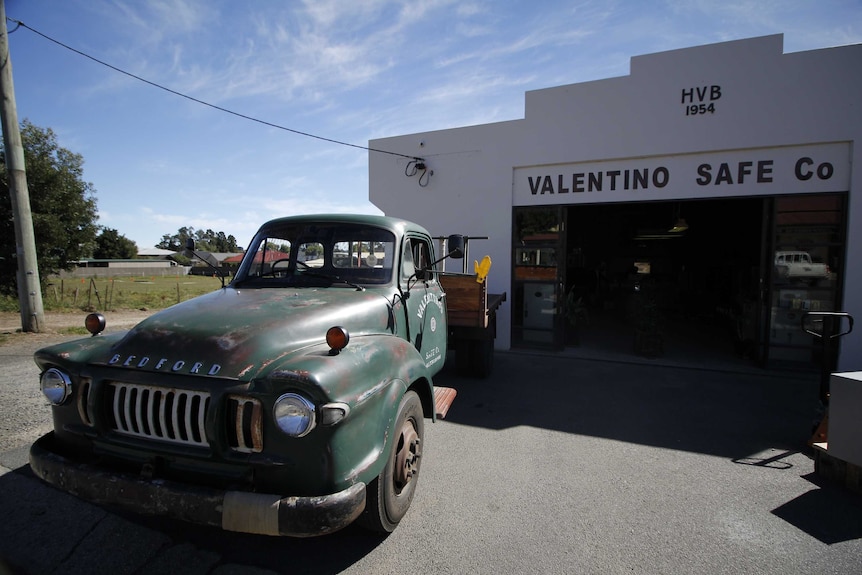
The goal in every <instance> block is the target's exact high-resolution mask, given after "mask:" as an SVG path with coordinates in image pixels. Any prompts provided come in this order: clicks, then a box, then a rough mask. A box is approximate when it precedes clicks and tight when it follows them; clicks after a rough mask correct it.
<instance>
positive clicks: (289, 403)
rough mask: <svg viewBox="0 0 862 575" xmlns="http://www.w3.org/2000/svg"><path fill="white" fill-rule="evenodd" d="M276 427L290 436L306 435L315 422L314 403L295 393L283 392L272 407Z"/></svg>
mask: <svg viewBox="0 0 862 575" xmlns="http://www.w3.org/2000/svg"><path fill="white" fill-rule="evenodd" d="M272 416H273V418H275V423H276V425H278V428H279V429H281V430H282V431H283V432H284V433H285V434H287V435H289V436H290V437H302V436H304V435H307V434H308V432H310V431H311V430H312V429H314V425H315V423H316V417H315V412H314V404H313V403H311V402H310V401H308V400H307V399H305V398H304V397H302V396H301V395H299V394H297V393H285V394H284V395H282V396H281V397H279V398H278V400H276V402H275V406H274V407H273V408H272Z"/></svg>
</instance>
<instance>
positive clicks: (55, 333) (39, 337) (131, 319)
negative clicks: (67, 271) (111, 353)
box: [0, 310, 155, 353]
mask: <svg viewBox="0 0 862 575" xmlns="http://www.w3.org/2000/svg"><path fill="white" fill-rule="evenodd" d="M153 313H155V310H117V311H107V312H103V314H104V315H105V319H106V320H107V329H106V331H116V330H119V329H129V328H131V327H133V326H134V325H135V324H137V323H138V322H139V321H141V320H143V319H146V318H147V317H149V316H150V315H152V314H153ZM86 316H87V313H86V312H74V313H73V312H46V313H45V329H44V330H43V331H42V332H40V333H24V332H22V331H21V315H20V314H18V313H12V312H0V347H2V348H9V347H12V348H21V349H22V350H24V349H31V350H35V349H37V348H39V347H42V345H50V344H51V343H53V342H54V341H57V338H58V337H68V336H69V335H70V334H72V335H75V332H70V330H72V329H74V328H82V329H83V327H84V318H85V317H86ZM78 336H79V337H85V336H86V333H81V334H78ZM6 352H7V353H8V352H9V350H8V349H6Z"/></svg>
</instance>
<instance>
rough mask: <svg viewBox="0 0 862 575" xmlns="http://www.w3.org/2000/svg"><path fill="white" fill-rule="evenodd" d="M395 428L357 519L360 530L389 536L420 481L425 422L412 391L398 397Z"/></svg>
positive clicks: (405, 511)
mask: <svg viewBox="0 0 862 575" xmlns="http://www.w3.org/2000/svg"><path fill="white" fill-rule="evenodd" d="M394 429H395V436H394V437H393V439H394V442H393V444H392V449H391V451H390V453H389V458H388V460H387V461H386V466H385V467H384V468H383V471H382V472H381V473H380V475H378V476H377V477H376V478H375V479H374V480H373V481H372V482H371V483H369V484H368V490H367V495H366V502H365V511H363V513H362V515H361V516H360V517H359V522H360V524H361V525H362V526H363V527H365V528H366V529H370V530H372V531H378V532H382V533H391V532H392V531H393V530H394V529H395V528H396V527H397V526H398V523H399V522H400V521H401V519H402V518H403V517H404V515H405V514H406V513H407V510H408V509H409V508H410V503H411V502H412V501H413V494H414V493H415V492H416V483H417V481H418V480H419V468H420V465H421V464H422V439H423V436H424V433H425V422H424V419H423V414H422V402H421V401H420V400H419V396H418V395H416V393H415V392H413V391H408V392H407V393H405V394H404V397H402V398H401V403H400V404H399V406H398V415H397V416H396V418H395V428H394Z"/></svg>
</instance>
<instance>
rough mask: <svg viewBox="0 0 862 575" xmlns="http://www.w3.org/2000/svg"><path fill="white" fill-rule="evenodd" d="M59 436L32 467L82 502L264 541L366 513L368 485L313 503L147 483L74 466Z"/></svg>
mask: <svg viewBox="0 0 862 575" xmlns="http://www.w3.org/2000/svg"><path fill="white" fill-rule="evenodd" d="M54 443H55V442H54V441H53V432H52V433H48V434H47V435H44V436H42V437H41V438H39V439H38V440H37V441H36V442H35V443H34V444H33V445H32V446H31V448H30V467H31V468H32V469H33V473H35V474H36V476H38V477H39V478H41V479H42V480H44V481H45V482H46V483H49V484H50V485H53V486H54V487H57V488H58V489H61V490H63V491H66V492H68V493H71V494H72V495H75V496H76V497H79V498H81V499H84V500H86V501H90V502H92V503H96V504H99V505H108V506H113V507H118V508H121V509H125V510H128V511H132V512H134V513H139V514H142V515H162V516H166V517H172V518H174V519H180V520H183V521H189V522H192V523H199V524H203V525H210V526H214V527H220V528H222V529H225V530H227V531H239V532H242V533H256V534H261V535H286V536H291V537H313V536H316V535H324V534H326V533H331V532H333V531H337V530H339V529H341V528H343V527H346V526H347V525H349V524H350V523H351V522H353V520H355V519H356V518H357V517H358V516H359V515H360V514H361V513H362V511H363V510H364V509H365V485H364V484H362V483H357V484H354V485H351V486H350V487H348V488H347V489H345V490H344V491H339V492H338V493H332V494H329V495H320V496H312V497H282V496H280V495H274V494H267V493H252V492H247V491H226V490H219V489H211V488H207V487H200V486H195V485H187V484H184V483H179V482H176V481H167V480H161V479H146V478H142V477H139V476H135V475H131V474H126V473H119V472H115V471H110V470H105V469H101V468H99V467H96V466H93V465H89V464H86V463H80V462H77V461H73V460H72V459H69V458H67V457H65V456H64V455H61V454H60V453H58V452H57V451H58V450H56V449H54Z"/></svg>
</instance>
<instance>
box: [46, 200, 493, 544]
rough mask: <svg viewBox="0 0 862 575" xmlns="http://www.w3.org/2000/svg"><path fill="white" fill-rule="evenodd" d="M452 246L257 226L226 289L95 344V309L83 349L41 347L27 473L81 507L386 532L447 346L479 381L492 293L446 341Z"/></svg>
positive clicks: (395, 222) (351, 223)
mask: <svg viewBox="0 0 862 575" xmlns="http://www.w3.org/2000/svg"><path fill="white" fill-rule="evenodd" d="M447 251H448V252H449V253H447V254H446V255H444V256H443V257H440V256H439V255H437V254H435V242H434V239H433V238H432V237H430V236H429V235H428V232H427V231H425V230H424V229H423V228H422V227H420V226H418V225H416V224H413V223H410V222H407V221H404V220H400V219H395V218H389V217H383V216H356V215H318V216H296V217H288V218H280V219H276V220H272V221H270V222H267V223H266V224H264V225H263V226H262V227H261V228H260V230H259V231H258V232H257V234H256V235H255V236H254V239H253V241H252V243H251V246H250V248H249V249H248V251H247V252H246V254H245V257H244V259H243V261H242V263H241V264H240V267H239V269H238V270H237V273H236V275H235V276H234V278H233V280H232V281H231V282H230V283H229V284H228V285H226V286H224V287H223V288H222V289H219V290H218V291H215V292H212V293H210V294H207V295H204V296H201V297H198V298H195V299H193V300H189V301H187V302H184V303H181V304H178V305H176V306H173V307H171V308H168V309H166V310H163V311H161V312H158V313H156V314H154V315H153V316H151V317H149V318H148V319H146V320H144V321H143V322H141V323H140V324H138V325H137V326H136V327H134V328H132V329H131V330H129V331H127V332H120V333H107V334H104V333H101V332H102V331H103V330H104V329H105V325H104V317H103V316H101V315H100V314H91V315H90V316H88V317H87V325H88V329H90V331H91V332H92V333H93V334H94V337H90V338H86V339H81V340H78V341H73V342H69V343H64V344H60V345H55V346H52V347H48V348H45V349H42V350H39V351H38V352H36V354H35V360H36V363H37V364H38V366H39V368H40V370H41V376H40V381H41V387H42V391H43V393H44V394H45V396H46V397H47V398H48V400H49V401H50V403H51V404H52V411H53V420H54V430H53V432H51V433H49V434H47V435H45V436H43V437H42V438H40V439H39V440H37V441H36V442H35V443H34V444H33V446H32V447H31V450H30V465H31V468H32V469H33V471H34V473H35V474H36V475H37V476H39V477H40V478H42V479H43V480H45V481H46V482H48V483H49V484H52V485H54V486H56V487H58V488H60V489H62V490H65V491H67V492H69V493H72V494H74V495H77V496H78V497H81V498H82V499H85V500H88V501H92V502H95V503H99V504H106V505H110V506H117V507H120V508H124V509H127V510H132V511H134V512H136V513H144V514H158V515H165V516H170V517H174V518H178V519H182V520H186V521H191V522H196V523H202V524H206V525H213V526H217V527H221V528H223V529H226V530H232V531H240V532H247V533H259V534H268V535H287V536H296V537H307V536H315V535H321V534H325V533H329V532H332V531H335V530H338V529H340V528H343V527H345V526H346V525H348V524H350V523H352V522H353V521H354V520H357V521H358V522H360V523H361V524H362V525H363V526H365V527H367V528H369V529H372V530H375V531H379V532H391V531H392V530H393V529H394V528H395V527H396V526H397V525H398V523H399V521H400V520H401V519H402V518H403V517H404V515H405V513H406V512H407V510H408V508H409V506H410V503H411V501H412V499H413V495H414V492H415V489H416V484H417V480H418V474H419V470H420V467H421V462H422V460H421V456H422V449H423V429H424V422H425V420H426V419H430V420H432V421H433V420H435V419H436V418H437V417H441V416H444V415H445V413H446V410H448V408H449V405H450V404H451V403H452V400H453V399H454V397H455V390H454V389H451V388H442V387H435V386H434V384H433V379H432V378H433V376H434V375H435V374H437V372H438V371H439V370H440V369H441V368H442V367H443V365H444V363H445V361H446V352H447V349H448V348H449V347H452V346H453V345H455V344H457V347H459V349H461V350H465V351H460V352H459V353H462V355H467V354H469V353H471V352H472V351H475V352H477V353H478V354H479V355H480V357H479V359H478V360H477V361H476V362H472V361H469V360H468V361H466V365H467V366H468V367H469V366H470V365H473V366H474V368H473V371H474V372H475V373H476V374H479V375H483V374H485V373H486V372H487V368H488V362H489V359H488V354H489V352H488V350H489V349H491V350H493V331H492V329H491V328H493V327H494V326H493V316H494V310H495V309H496V306H498V305H499V304H500V302H501V301H502V299H505V294H504V295H503V296H502V298H501V296H494V297H493V298H492V300H493V301H494V305H493V307H492V309H490V310H488V309H487V305H488V304H487V299H488V298H487V294H484V287H481V288H480V290H479V293H480V296H479V297H480V298H481V297H484V302H485V303H484V305H485V306H486V309H485V310H482V311H481V313H484V314H485V317H484V318H480V325H478V326H475V327H470V326H467V327H466V328H465V329H466V330H467V331H465V332H464V333H465V334H466V335H465V337H464V342H461V343H460V344H458V343H457V342H453V341H451V338H453V337H454V338H455V339H459V338H460V336H459V335H458V331H457V329H459V328H457V327H452V328H450V327H449V326H448V323H447V297H446V293H445V292H444V289H443V287H442V285H441V279H442V278H441V276H442V275H443V274H442V273H441V272H440V271H439V270H440V266H439V264H440V262H441V261H442V260H443V259H445V257H461V256H463V237H461V236H452V237H451V238H450V239H449V241H448V248H447ZM461 275H462V279H463V274H461ZM456 279H457V278H456ZM470 281H471V282H472V283H473V284H476V285H482V286H483V285H484V284H480V283H479V282H476V281H475V278H473V277H472V276H470ZM468 287H470V286H468ZM470 289H474V288H472V287H471V288H470ZM461 291H463V290H461ZM482 294H484V295H482ZM474 297H475V296H470V299H471V301H472V299H473V298H474ZM480 301H481V300H480ZM459 305H462V306H463V303H462V304H459ZM480 305H481V304H480ZM489 316H490V317H491V320H490V321H489V319H488V317H489ZM461 321H462V323H463V320H461ZM489 324H490V325H489ZM97 334H100V335H98V336H97V337H96V335H97ZM488 339H490V340H491V343H490V344H488V343H487V340H488ZM465 342H466V343H465ZM471 342H472V343H471ZM477 342H478V343H477ZM461 363H462V364H464V363H465V362H464V361H462V362H461Z"/></svg>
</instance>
